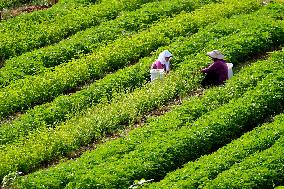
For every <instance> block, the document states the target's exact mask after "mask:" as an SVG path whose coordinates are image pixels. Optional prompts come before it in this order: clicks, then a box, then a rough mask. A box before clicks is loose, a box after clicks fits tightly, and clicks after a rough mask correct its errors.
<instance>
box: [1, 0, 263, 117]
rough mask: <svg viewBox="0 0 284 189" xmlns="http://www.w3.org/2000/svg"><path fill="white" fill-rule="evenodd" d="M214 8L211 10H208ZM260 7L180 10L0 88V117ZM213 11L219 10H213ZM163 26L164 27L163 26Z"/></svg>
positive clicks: (231, 5)
mask: <svg viewBox="0 0 284 189" xmlns="http://www.w3.org/2000/svg"><path fill="white" fill-rule="evenodd" d="M212 7H214V9H212ZM257 8H260V5H259V4H258V3H257V2H255V1H253V0H244V1H243V2H240V1H238V3H237V4H235V3H234V2H232V1H230V2H228V3H225V4H211V5H207V6H204V8H202V9H201V10H198V11H194V12H193V14H189V13H184V14H180V15H178V16H176V17H174V18H172V19H169V20H165V21H164V22H159V23H157V25H154V26H153V27H151V28H150V29H149V31H143V32H140V33H139V34H137V35H133V36H132V37H131V39H129V38H119V39H117V40H116V41H115V42H113V43H111V44H109V45H108V46H106V47H105V48H101V50H100V51H97V52H96V53H95V54H92V55H90V56H87V57H85V58H82V59H79V60H76V61H73V62H70V63H68V64H64V65H60V66H58V67H56V69H55V71H54V72H45V74H44V75H40V76H31V77H30V78H26V79H22V80H18V82H17V83H15V84H13V85H9V86H7V87H5V88H3V89H2V90H1V92H0V116H1V117H4V116H7V115H9V114H11V113H13V112H16V111H20V110H24V109H27V108H31V107H33V106H34V105H35V104H41V103H43V102H46V101H51V100H52V99H54V98H55V97H56V96H58V95H59V94H61V93H63V92H64V91H66V90H70V89H72V88H74V87H75V86H77V85H78V84H80V83H83V82H84V81H87V80H89V79H91V78H96V79H98V78H101V77H103V76H104V75H105V74H106V72H109V71H114V70H117V69H119V68H122V67H123V66H126V65H129V64H130V63H131V62H133V61H136V60H137V59H139V58H141V57H143V56H145V55H147V54H149V53H150V52H151V51H152V50H155V49H157V48H158V47H159V46H163V45H166V44H169V43H170V39H172V38H173V37H176V36H180V35H186V34H187V33H188V32H190V33H196V32H197V31H198V29H199V27H203V26H204V25H206V24H208V23H210V22H214V21H216V20H217V18H218V19H220V18H222V17H227V16H228V17H229V16H231V15H233V14H240V13H244V12H249V11H252V9H257ZM216 10H219V11H218V12H219V13H217V12H216ZM165 25H167V26H168V27H166V28H165Z"/></svg>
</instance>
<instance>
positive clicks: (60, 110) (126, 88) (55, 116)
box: [0, 9, 273, 145]
mask: <svg viewBox="0 0 284 189" xmlns="http://www.w3.org/2000/svg"><path fill="white" fill-rule="evenodd" d="M269 11H270V10H269V9H268V10H265V9H264V10H260V11H258V12H256V13H255V14H248V15H240V16H237V17H235V18H233V19H222V20H221V22H220V23H216V24H215V25H214V26H212V25H209V26H208V27H206V28H204V29H202V30H200V31H199V32H198V33H197V34H194V35H193V36H192V37H190V39H189V40H186V39H184V38H183V39H179V40H178V41H177V42H174V43H172V44H171V45H169V46H168V47H163V48H162V49H169V50H170V51H171V52H172V53H174V54H175V60H174V61H173V62H172V63H173V65H174V66H177V65H178V63H179V62H182V61H184V59H185V57H186V56H188V55H190V54H193V53H196V52H197V51H199V50H201V49H202V48H203V47H204V45H205V44H206V43H207V42H208V41H209V40H212V39H214V38H221V37H224V36H226V35H229V34H232V33H238V32H239V31H242V30H245V29H243V28H246V26H247V25H251V28H260V26H261V25H263V23H267V24H269V23H271V22H273V20H270V19H267V17H266V16H264V17H263V18H261V15H266V14H269ZM260 20H262V21H261V22H256V21H260ZM255 23H260V25H258V24H255ZM162 49H161V50H162ZM158 52H160V51H158ZM156 55H157V53H155V55H154V56H152V57H149V58H144V59H142V60H140V61H139V63H138V64H136V65H134V66H131V67H129V68H125V69H122V70H119V71H118V72H117V73H114V74H110V75H107V76H106V77H105V78H103V79H101V80H99V81H97V82H95V83H94V84H92V85H90V86H89V87H88V88H86V89H83V90H81V91H79V92H77V93H75V94H73V95H70V96H66V95H65V96H59V97H57V98H56V99H55V100H54V101H53V102H51V103H47V104H44V105H40V106H36V107H35V108H34V109H32V110H30V111H28V112H27V113H26V114H24V115H23V116H21V117H20V118H19V119H17V120H15V121H13V122H12V123H7V124H2V125H1V127H0V144H1V145H3V144H6V143H12V142H13V141H15V140H17V139H18V138H19V137H20V136H24V135H27V134H28V133H29V132H30V131H32V130H35V129H37V128H38V127H43V126H44V125H45V127H49V126H54V125H55V124H58V123H60V122H62V121H64V120H66V119H68V118H70V117H72V116H73V115H76V114H78V113H79V112H82V111H84V110H86V109H87V108H88V107H90V106H91V105H94V104H96V103H98V102H100V101H109V100H111V99H112V96H113V95H114V94H117V93H120V92H131V91H133V90H134V89H135V88H138V87H140V86H142V85H143V84H144V83H146V82H147V78H148V77H149V63H151V62H153V61H154V60H155V58H156Z"/></svg>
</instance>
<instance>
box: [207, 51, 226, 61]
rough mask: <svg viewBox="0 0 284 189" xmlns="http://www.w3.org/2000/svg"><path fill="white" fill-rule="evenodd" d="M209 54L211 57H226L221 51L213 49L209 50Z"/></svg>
mask: <svg viewBox="0 0 284 189" xmlns="http://www.w3.org/2000/svg"><path fill="white" fill-rule="evenodd" d="M207 55H208V56H210V57H211V58H217V59H224V55H223V54H222V53H220V51H218V50H213V51H211V52H208V53H207Z"/></svg>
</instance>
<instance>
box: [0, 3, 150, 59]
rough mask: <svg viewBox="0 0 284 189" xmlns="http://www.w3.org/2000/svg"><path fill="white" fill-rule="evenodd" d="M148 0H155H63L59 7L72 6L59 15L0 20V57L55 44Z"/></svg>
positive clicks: (5, 57)
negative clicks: (94, 1)
mask: <svg viewBox="0 0 284 189" xmlns="http://www.w3.org/2000/svg"><path fill="white" fill-rule="evenodd" d="M151 1H155V0H109V1H108V2H102V3H97V4H89V5H81V4H80V5H79V6H78V3H74V2H73V4H74V5H72V3H70V4H69V3H67V4H65V3H64V4H63V5H62V6H69V5H71V6H73V8H72V9H69V8H68V9H67V11H66V12H63V14H61V15H60V16H57V15H56V14H51V15H49V14H48V13H46V14H44V15H43V19H41V17H37V18H38V19H36V20H33V19H25V18H24V19H21V17H17V19H12V20H7V21H4V22H1V24H0V57H1V58H4V59H8V58H10V57H13V56H17V55H20V54H22V53H24V52H28V51H31V50H33V49H35V48H40V47H43V46H46V45H50V44H53V43H57V42H59V41H61V40H62V39H64V38H67V37H68V36H70V35H72V34H74V33H76V32H78V31H80V30H84V29H86V28H88V27H91V26H95V25H98V24H100V23H102V22H104V21H106V20H110V19H114V18H115V17H116V16H118V15H119V13H120V12H121V11H123V10H134V9H137V8H139V7H141V5H142V4H145V3H147V2H151ZM59 6H60V5H59ZM51 12H52V11H51ZM40 16H41V15H40ZM46 17H47V18H46Z"/></svg>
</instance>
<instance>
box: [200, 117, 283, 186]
mask: <svg viewBox="0 0 284 189" xmlns="http://www.w3.org/2000/svg"><path fill="white" fill-rule="evenodd" d="M279 126H280V125H279ZM281 126H283V120H282V123H281ZM283 144H284V137H283V134H282V136H281V138H279V139H278V141H277V142H276V143H275V144H274V145H273V146H272V147H270V148H268V149H267V150H264V151H262V152H259V153H255V154H252V155H251V156H249V157H247V158H245V159H244V160H243V161H242V162H240V163H236V164H235V165H233V166H232V167H231V168H230V169H229V170H226V171H224V172H222V173H220V174H219V175H218V176H217V178H215V179H214V180H212V181H210V182H208V183H207V185H205V186H204V187H203V188H273V187H275V186H277V185H281V184H283V183H284V180H283V174H284V171H283V164H284V158H283V154H284V145H283Z"/></svg>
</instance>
